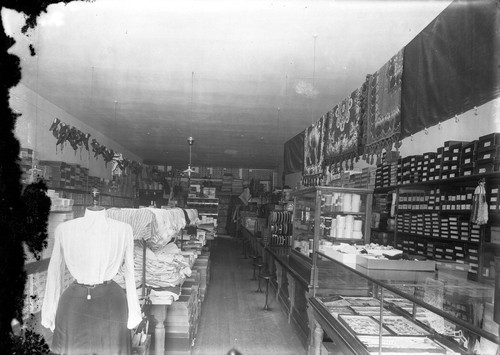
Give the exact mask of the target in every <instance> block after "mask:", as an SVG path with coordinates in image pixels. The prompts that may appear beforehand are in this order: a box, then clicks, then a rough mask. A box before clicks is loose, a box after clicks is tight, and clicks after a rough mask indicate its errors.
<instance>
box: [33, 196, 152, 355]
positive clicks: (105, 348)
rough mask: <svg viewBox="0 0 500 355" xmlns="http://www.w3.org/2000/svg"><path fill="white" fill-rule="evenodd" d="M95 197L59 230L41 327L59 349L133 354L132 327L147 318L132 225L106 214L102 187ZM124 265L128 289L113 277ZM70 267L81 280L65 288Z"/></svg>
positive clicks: (58, 228) (66, 351)
mask: <svg viewBox="0 0 500 355" xmlns="http://www.w3.org/2000/svg"><path fill="white" fill-rule="evenodd" d="M92 199H93V204H92V206H89V207H87V208H86V210H85V216H83V217H79V218H75V219H73V220H70V221H67V222H64V223H62V224H60V225H59V226H58V227H57V228H56V231H55V244H54V250H53V252H52V257H51V260H50V263H49V268H48V275H47V286H46V290H45V297H44V303H43V306H42V325H43V326H44V327H46V328H49V329H51V330H52V331H53V332H54V336H53V341H52V346H51V351H53V352H54V353H64V354H68V355H71V354H103V355H104V354H106V355H108V354H114V355H122V354H124V355H129V354H130V352H131V338H130V330H129V329H133V328H134V327H135V326H137V324H138V323H139V322H140V321H141V319H142V317H141V312H140V305H139V300H138V296H137V291H136V289H135V278H134V261H133V247H134V241H133V232H132V227H131V226H130V225H129V224H127V223H124V222H119V221H116V220H113V219H110V218H107V217H106V210H105V209H104V208H103V207H102V206H99V205H98V199H99V191H98V190H97V189H92ZM122 265H123V266H124V274H125V275H124V276H125V284H126V292H125V291H124V290H123V289H122V288H121V287H120V286H119V285H118V284H116V283H115V282H114V281H112V278H113V277H114V276H115V275H116V274H117V273H118V270H119V268H120V267H121V266H122ZM66 269H67V270H68V271H69V272H70V273H71V275H72V276H73V277H74V278H75V280H76V281H75V282H74V283H72V284H71V285H70V286H69V287H68V288H66V289H65V290H64V289H62V284H63V282H62V280H63V278H64V275H65V272H66Z"/></svg>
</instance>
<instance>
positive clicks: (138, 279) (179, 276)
mask: <svg viewBox="0 0 500 355" xmlns="http://www.w3.org/2000/svg"><path fill="white" fill-rule="evenodd" d="M142 256H143V247H142V244H141V243H140V242H136V243H135V245H134V274H135V285H136V287H139V286H141V285H142V268H143V263H142V260H143V257H142ZM145 266H146V286H151V287H153V288H161V287H174V286H179V285H182V283H183V282H184V280H185V279H186V278H187V277H189V276H191V268H190V267H189V264H188V263H187V261H186V260H185V258H184V256H183V255H182V254H181V251H180V249H179V248H178V247H177V245H175V243H169V244H167V245H166V246H164V247H163V248H161V249H158V250H156V251H152V250H151V249H149V248H146V264H145ZM113 280H114V281H115V282H116V283H118V284H119V285H120V286H121V285H122V284H124V283H123V282H124V280H123V273H122V272H121V270H120V272H119V273H118V274H117V275H116V277H114V278H113Z"/></svg>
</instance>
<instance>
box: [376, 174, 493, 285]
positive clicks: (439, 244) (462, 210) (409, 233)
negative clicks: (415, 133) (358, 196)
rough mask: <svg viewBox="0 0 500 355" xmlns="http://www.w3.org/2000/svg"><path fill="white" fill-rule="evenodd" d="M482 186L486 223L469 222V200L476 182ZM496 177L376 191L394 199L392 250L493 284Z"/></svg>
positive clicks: (472, 177) (451, 179)
mask: <svg viewBox="0 0 500 355" xmlns="http://www.w3.org/2000/svg"><path fill="white" fill-rule="evenodd" d="M480 179H484V180H485V181H486V200H487V202H488V204H489V221H488V223H487V224H485V225H481V226H478V225H476V224H473V223H472V222H470V215H471V205H472V196H473V193H474V189H475V188H476V186H477V184H478V181H479V180H480ZM499 188H500V174H499V173H487V174H480V175H470V176H460V177H456V178H447V179H444V180H442V179H435V180H433V181H425V182H419V183H411V184H400V185H395V186H391V187H383V188H376V189H375V190H374V193H375V194H381V193H387V192H388V191H395V192H396V194H397V206H396V211H397V212H396V230H395V232H394V241H393V245H394V246H395V247H397V248H400V249H403V251H405V252H407V253H410V254H417V255H422V256H426V257H428V258H430V259H433V260H436V263H437V266H438V268H441V269H446V270H450V271H458V272H462V271H465V272H467V273H468V277H469V279H471V280H479V279H484V280H487V279H491V280H492V274H493V273H492V271H491V270H492V269H493V267H494V256H495V255H496V254H498V250H499V249H500V245H498V244H495V243H492V242H491V227H492V226H493V227H498V226H499V225H500V224H499V221H500V213H499V210H498V191H499Z"/></svg>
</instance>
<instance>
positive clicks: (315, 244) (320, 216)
mask: <svg viewBox="0 0 500 355" xmlns="http://www.w3.org/2000/svg"><path fill="white" fill-rule="evenodd" d="M371 207H372V190H370V189H357V188H342V187H328V186H315V187H310V188H306V189H303V190H300V191H298V192H296V193H294V211H293V243H292V250H291V251H290V264H291V266H292V267H294V268H295V269H296V270H297V271H298V272H299V274H301V275H302V277H303V279H304V280H307V281H309V284H310V285H313V284H314V279H315V267H314V265H315V263H316V260H315V255H316V254H315V251H318V250H319V247H320V245H326V246H330V245H334V244H340V243H346V244H366V243H368V242H369V238H370V218H371Z"/></svg>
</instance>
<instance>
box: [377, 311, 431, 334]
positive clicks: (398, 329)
mask: <svg viewBox="0 0 500 355" xmlns="http://www.w3.org/2000/svg"><path fill="white" fill-rule="evenodd" d="M373 318H375V319H376V320H377V321H378V322H380V316H376V315H374V316H373ZM382 323H383V324H384V327H386V328H387V329H389V330H390V331H391V332H393V333H394V334H396V335H414V336H423V335H430V334H429V332H428V331H426V330H424V329H422V328H421V327H419V326H418V325H416V324H415V323H413V322H410V321H408V319H406V318H404V317H402V316H384V317H383V321H382Z"/></svg>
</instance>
